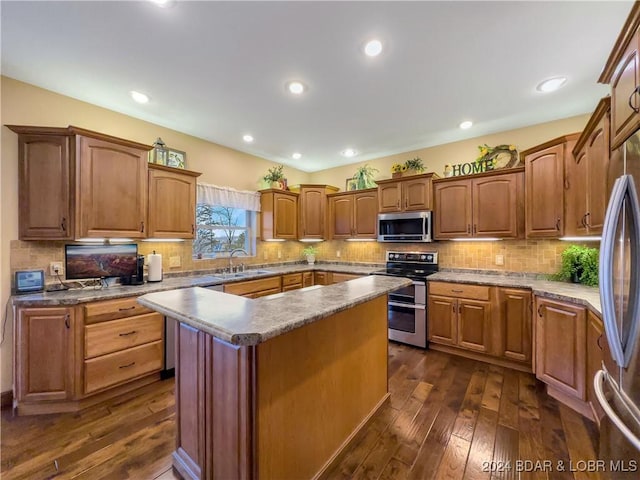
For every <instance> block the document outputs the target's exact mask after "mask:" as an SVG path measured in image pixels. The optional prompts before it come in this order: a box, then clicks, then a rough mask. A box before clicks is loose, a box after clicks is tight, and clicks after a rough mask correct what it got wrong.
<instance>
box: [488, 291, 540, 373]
mask: <svg viewBox="0 0 640 480" xmlns="http://www.w3.org/2000/svg"><path fill="white" fill-rule="evenodd" d="M496 293H497V305H498V308H497V312H496V316H495V317H494V321H495V324H494V328H492V331H493V332H494V334H495V337H494V339H495V341H494V342H493V343H494V345H495V346H496V348H495V349H494V354H495V355H497V356H498V357H502V358H504V359H505V360H512V361H516V362H521V363H524V364H528V365H530V364H531V360H532V355H531V353H532V347H533V338H532V320H531V310H532V300H531V292H530V291H529V290H522V289H517V288H504V287H500V288H497V292H496Z"/></svg>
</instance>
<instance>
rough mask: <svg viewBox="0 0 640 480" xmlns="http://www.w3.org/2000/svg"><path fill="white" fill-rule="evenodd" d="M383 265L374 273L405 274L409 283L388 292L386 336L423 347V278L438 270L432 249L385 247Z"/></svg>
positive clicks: (424, 309) (425, 301) (424, 336)
mask: <svg viewBox="0 0 640 480" xmlns="http://www.w3.org/2000/svg"><path fill="white" fill-rule="evenodd" d="M386 260H387V262H386V268H385V269H384V270H380V271H377V272H373V274H374V275H387V276H394V277H407V278H409V279H411V280H412V281H413V282H412V284H411V285H408V286H406V287H403V288H401V289H399V290H396V291H394V292H391V293H389V301H388V303H387V316H388V321H389V339H390V340H395V341H397V342H402V343H407V344H409V345H414V346H416V347H421V348H426V347H427V321H428V313H427V280H426V278H427V277H428V276H429V275H432V274H434V273H436V272H437V271H438V254H437V253H435V252H395V251H393V252H392V251H387V253H386Z"/></svg>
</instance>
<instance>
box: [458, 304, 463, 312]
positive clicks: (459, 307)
mask: <svg viewBox="0 0 640 480" xmlns="http://www.w3.org/2000/svg"><path fill="white" fill-rule="evenodd" d="M458 313H462V305H458Z"/></svg>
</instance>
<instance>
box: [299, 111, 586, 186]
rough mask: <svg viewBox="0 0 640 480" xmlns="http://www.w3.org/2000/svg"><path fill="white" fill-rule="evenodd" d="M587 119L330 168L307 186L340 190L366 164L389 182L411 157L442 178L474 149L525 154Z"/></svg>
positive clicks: (470, 159)
mask: <svg viewBox="0 0 640 480" xmlns="http://www.w3.org/2000/svg"><path fill="white" fill-rule="evenodd" d="M594 108H595V105H594ZM589 117H590V115H579V116H577V117H571V118H566V119H563V120H556V121H554V122H549V123H542V124H539V125H534V126H532V127H526V128H518V129H516V130H509V131H506V132H500V133H495V134H493V135H486V136H483V137H475V138H471V139H469V140H463V141H461V142H454V143H447V144H445V145H438V146H436V147H428V148H422V149H420V150H413V151H411V152H405V153H400V154H397V155H391V156H388V157H381V158H377V159H374V160H368V161H366V162H359V163H355V164H352V165H347V166H344V167H336V168H330V169H327V170H322V171H320V172H314V173H312V174H311V182H312V183H320V184H327V185H335V186H336V187H340V188H341V189H344V187H345V182H346V179H347V178H350V177H352V176H353V174H354V173H355V171H356V168H358V167H360V166H362V165H365V164H369V165H371V166H372V167H374V168H377V169H378V170H379V171H378V173H377V174H376V177H375V178H376V180H382V179H386V178H391V165H393V164H394V163H401V164H402V163H404V162H405V161H407V160H409V159H411V158H415V157H420V158H421V159H422V163H424V165H425V167H426V171H427V172H436V173H437V174H438V175H440V176H441V177H444V174H443V171H444V166H445V165H446V164H450V165H454V164H457V163H467V162H473V161H474V160H475V159H476V158H477V157H478V145H482V144H485V143H486V144H487V145H489V146H491V147H494V146H496V145H502V144H507V145H515V146H516V148H517V149H518V151H522V150H526V149H528V148H530V147H534V146H536V145H539V144H541V143H544V142H546V141H548V140H551V139H553V138H556V137H559V136H561V135H565V134H568V133H574V132H580V131H582V129H583V128H584V126H585V125H586V123H587V120H588V119H589Z"/></svg>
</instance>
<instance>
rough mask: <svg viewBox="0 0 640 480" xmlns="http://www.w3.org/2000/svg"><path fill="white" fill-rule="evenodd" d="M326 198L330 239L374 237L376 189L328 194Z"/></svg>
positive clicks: (375, 231)
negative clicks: (327, 201)
mask: <svg viewBox="0 0 640 480" xmlns="http://www.w3.org/2000/svg"><path fill="white" fill-rule="evenodd" d="M328 198H329V219H330V233H329V235H330V238H331V239H340V238H342V239H347V238H371V239H375V238H376V236H377V230H378V228H377V227H378V213H377V209H378V190H377V189H375V188H369V189H366V190H358V191H356V192H343V193H335V194H331V195H328Z"/></svg>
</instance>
